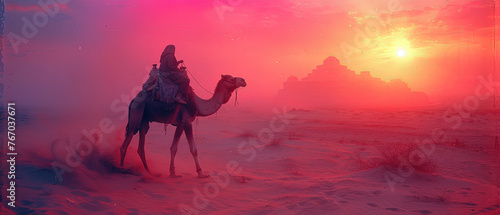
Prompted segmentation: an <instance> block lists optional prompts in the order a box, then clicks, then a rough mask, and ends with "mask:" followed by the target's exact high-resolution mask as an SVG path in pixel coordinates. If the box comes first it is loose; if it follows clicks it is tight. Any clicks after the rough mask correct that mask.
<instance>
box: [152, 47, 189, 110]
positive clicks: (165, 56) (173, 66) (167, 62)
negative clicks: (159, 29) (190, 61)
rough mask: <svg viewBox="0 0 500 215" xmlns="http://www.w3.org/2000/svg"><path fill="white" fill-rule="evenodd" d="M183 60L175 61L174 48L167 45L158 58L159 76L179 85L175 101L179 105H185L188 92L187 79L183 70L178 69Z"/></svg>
mask: <svg viewBox="0 0 500 215" xmlns="http://www.w3.org/2000/svg"><path fill="white" fill-rule="evenodd" d="M183 62H184V61H183V60H180V61H177V59H176V58H175V46H174V45H168V46H167V47H166V48H165V50H164V51H163V53H162V54H161V57H160V69H159V70H160V74H162V73H163V75H165V76H166V77H167V78H168V79H170V80H171V81H172V82H173V83H175V84H177V85H179V92H178V94H177V96H176V97H175V101H176V102H177V103H180V104H187V102H186V99H187V94H188V90H189V77H188V76H187V74H186V73H185V72H184V68H183V67H181V69H179V67H178V66H179V64H181V63H183Z"/></svg>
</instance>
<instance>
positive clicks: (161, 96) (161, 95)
mask: <svg viewBox="0 0 500 215" xmlns="http://www.w3.org/2000/svg"><path fill="white" fill-rule="evenodd" d="M152 70H154V71H151V74H156V75H157V77H158V78H157V79H156V82H155V83H154V87H153V99H154V100H156V101H161V102H164V103H166V104H171V103H175V97H176V96H177V93H178V91H179V86H178V85H176V84H174V83H173V82H172V81H171V80H170V79H169V78H168V74H164V73H160V72H159V71H158V68H157V67H156V66H155V67H153V69H152Z"/></svg>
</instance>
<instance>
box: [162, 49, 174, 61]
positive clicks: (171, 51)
mask: <svg viewBox="0 0 500 215" xmlns="http://www.w3.org/2000/svg"><path fill="white" fill-rule="evenodd" d="M169 54H173V55H175V46H174V45H168V46H167V47H166V48H165V50H163V53H161V57H160V62H161V61H162V60H163V58H164V57H165V56H167V55H169Z"/></svg>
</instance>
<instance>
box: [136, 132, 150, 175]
mask: <svg viewBox="0 0 500 215" xmlns="http://www.w3.org/2000/svg"><path fill="white" fill-rule="evenodd" d="M148 130H149V122H143V123H142V125H141V130H140V131H139V147H138V148H137V153H138V154H139V157H141V160H142V164H144V168H145V169H146V170H147V171H148V172H149V174H151V172H150V171H149V168H148V164H147V163H146V154H145V151H144V144H145V143H146V133H147V132H148Z"/></svg>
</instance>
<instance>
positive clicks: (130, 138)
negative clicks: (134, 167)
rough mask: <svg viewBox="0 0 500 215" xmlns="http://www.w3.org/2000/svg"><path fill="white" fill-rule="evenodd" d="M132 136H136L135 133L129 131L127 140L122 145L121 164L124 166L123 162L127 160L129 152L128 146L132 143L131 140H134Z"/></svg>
mask: <svg viewBox="0 0 500 215" xmlns="http://www.w3.org/2000/svg"><path fill="white" fill-rule="evenodd" d="M132 137H134V134H133V133H132V132H130V133H127V134H126V136H125V140H124V141H123V144H122V147H120V154H121V162H120V166H123V162H124V161H125V155H126V154H127V148H128V145H130V141H132Z"/></svg>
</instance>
